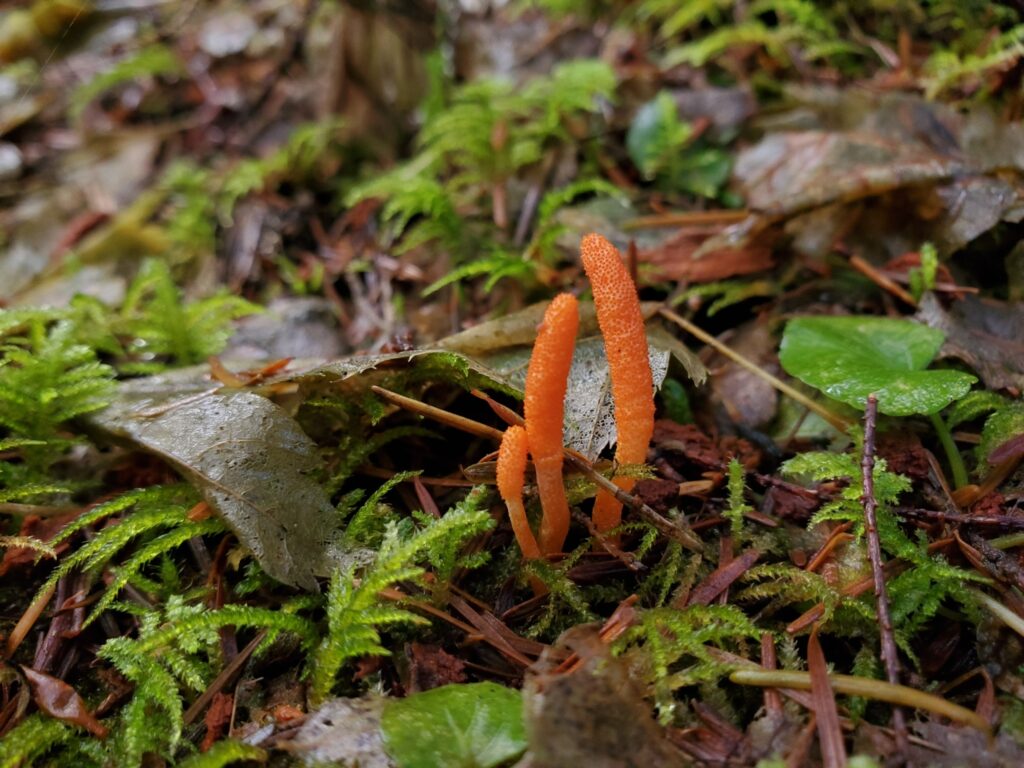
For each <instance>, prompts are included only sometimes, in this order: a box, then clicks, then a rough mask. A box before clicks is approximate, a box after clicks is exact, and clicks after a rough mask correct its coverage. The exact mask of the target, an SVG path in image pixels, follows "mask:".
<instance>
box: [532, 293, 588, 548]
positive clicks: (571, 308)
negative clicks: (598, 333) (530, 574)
mask: <svg viewBox="0 0 1024 768" xmlns="http://www.w3.org/2000/svg"><path fill="white" fill-rule="evenodd" d="M578 329H579V307H578V302H577V301H576V297H575V296H571V295H570V294H568V293H563V294H560V295H558V296H556V297H555V298H554V299H553V300H552V302H551V304H550V305H549V306H548V308H547V311H546V312H545V313H544V320H543V322H541V324H540V327H539V328H538V330H537V341H536V342H535V343H534V345H533V354H532V355H531V356H530V367H529V368H528V369H527V371H526V396H525V402H524V404H523V409H524V412H525V416H526V433H527V436H528V440H529V444H530V455H531V456H533V466H534V470H535V471H536V473H537V491H538V493H539V494H540V503H541V506H542V507H543V509H544V517H543V518H542V520H541V526H540V549H541V552H543V553H544V554H545V555H548V554H551V553H553V552H559V551H561V549H562V545H563V544H564V543H565V537H566V535H567V534H568V533H569V502H568V501H567V500H566V498H565V485H564V484H563V481H562V423H563V421H564V419H565V389H566V386H567V383H568V379H569V368H570V367H571V366H572V353H573V349H574V348H575V346H576V332H577V330H578Z"/></svg>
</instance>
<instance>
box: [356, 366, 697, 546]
mask: <svg viewBox="0 0 1024 768" xmlns="http://www.w3.org/2000/svg"><path fill="white" fill-rule="evenodd" d="M370 389H372V390H373V391H374V392H375V393H376V394H378V395H380V396H381V397H383V398H384V399H385V400H388V401H389V402H392V403H394V404H395V405H398V406H401V407H402V408H405V409H406V410H408V411H412V412H413V413H418V414H420V415H421V416H426V417H427V418H429V419H434V420H435V421H439V422H441V423H442V424H447V425H448V426H450V427H455V428H456V429H460V430H462V431H463V432H468V433H469V434H471V435H477V436H478V437H485V438H488V439H491V440H494V441H495V442H501V438H502V436H503V435H504V434H505V433H504V432H503V431H502V430H500V429H495V428H494V427H489V426H487V425H486V424H481V423H480V422H479V421H474V420H473V419H467V418H466V417H464V416H456V415H455V414H454V413H449V412H448V411H445V410H442V409H441V408H435V407H434V406H432V405H427V404H426V403H421V402H420V401H419V400H414V399H413V398H411V397H405V396H404V395H399V394H398V393H396V392H391V391H390V390H387V389H384V388H383V387H378V386H373V387H370ZM565 460H566V461H567V462H569V463H570V464H571V465H572V466H573V467H575V468H576V469H577V470H578V471H579V472H582V473H583V474H585V475H586V476H587V477H588V478H590V479H591V480H592V481H593V482H594V484H596V485H597V486H598V487H599V488H603V489H604V490H606V491H608V493H610V494H612V495H613V496H615V498H617V499H618V500H619V501H620V502H622V504H624V505H625V506H627V507H629V508H630V509H632V510H633V511H634V512H636V513H637V515H639V516H640V518H641V519H642V520H644V521H645V522H647V523H650V524H651V525H652V526H654V527H655V528H656V529H657V530H658V532H659V533H661V534H662V535H663V536H667V537H668V538H670V539H672V540H673V541H676V542H678V543H679V544H682V545H683V546H684V547H686V548H687V549H689V550H691V551H693V552H701V551H703V546H702V545H701V541H700V539H699V538H697V536H695V535H694V533H693V531H692V530H691V529H690V528H689V526H687V525H686V523H685V522H684V521H682V520H679V521H674V520H669V519H668V518H667V517H664V516H662V515H660V514H658V512H656V511H655V510H654V509H652V508H651V507H650V506H648V505H647V504H645V503H644V502H643V501H642V500H641V499H639V498H638V497H636V496H633V495H632V494H629V493H626V492H625V491H623V490H622V489H621V488H619V487H618V486H617V485H615V483H613V482H612V481H611V480H609V479H608V478H607V477H605V476H604V475H602V474H601V473H600V472H598V471H597V470H596V469H594V467H593V465H592V464H591V463H590V462H589V461H587V459H586V458H584V457H583V456H581V455H580V454H579V453H577V452H576V451H574V450H572V449H570V448H566V449H565Z"/></svg>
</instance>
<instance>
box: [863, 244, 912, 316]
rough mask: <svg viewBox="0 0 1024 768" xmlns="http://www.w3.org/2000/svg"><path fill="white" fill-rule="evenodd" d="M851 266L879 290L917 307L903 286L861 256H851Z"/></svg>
mask: <svg viewBox="0 0 1024 768" xmlns="http://www.w3.org/2000/svg"><path fill="white" fill-rule="evenodd" d="M850 266H851V267H853V268H854V269H855V270H857V271H858V272H860V273H861V274H862V275H864V276H865V277H866V278H867V279H868V280H870V281H871V282H873V283H874V284H875V285H877V286H878V287H879V288H881V289H882V290H884V291H888V292H889V293H891V294H892V295H893V296H895V297H896V298H897V299H899V300H900V301H902V302H905V303H907V304H909V305H910V306H912V307H916V306H917V302H916V301H915V300H914V297H913V296H911V295H910V293H908V292H907V290H906V289H905V288H903V286H901V285H899V284H898V283H897V282H896V281H894V280H891V279H890V278H889V277H888V276H887V275H885V274H884V273H883V272H881V271H880V270H878V269H876V268H875V267H874V266H872V265H871V264H869V263H868V262H866V261H865V260H864V259H862V258H861V257H860V256H851V257H850Z"/></svg>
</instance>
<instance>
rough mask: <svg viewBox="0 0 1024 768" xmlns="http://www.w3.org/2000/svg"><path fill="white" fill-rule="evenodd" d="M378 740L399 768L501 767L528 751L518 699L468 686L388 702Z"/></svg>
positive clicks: (497, 688)
mask: <svg viewBox="0 0 1024 768" xmlns="http://www.w3.org/2000/svg"><path fill="white" fill-rule="evenodd" d="M381 736H382V737H383V739H384V748H385V749H386V750H387V752H388V754H389V755H390V756H391V758H392V759H393V760H394V761H395V763H397V764H398V766H399V768H444V767H445V766H451V765H460V766H473V767H474V768H490V767H491V766H497V765H503V764H505V763H507V762H508V761H510V760H512V759H513V758H516V757H518V756H519V755H521V754H522V753H523V752H524V751H525V749H526V729H525V726H524V724H523V700H522V695H521V694H520V693H519V691H515V690H512V689H511V688H506V687H505V686H503V685H497V684H496V683H472V684H469V685H446V686H444V687H442V688H434V689H433V690H431V691H426V692H424V693H417V694H415V695H413V696H409V697H408V698H405V699H397V700H393V701H389V702H388V703H387V705H386V706H385V707H384V714H383V716H382V717H381Z"/></svg>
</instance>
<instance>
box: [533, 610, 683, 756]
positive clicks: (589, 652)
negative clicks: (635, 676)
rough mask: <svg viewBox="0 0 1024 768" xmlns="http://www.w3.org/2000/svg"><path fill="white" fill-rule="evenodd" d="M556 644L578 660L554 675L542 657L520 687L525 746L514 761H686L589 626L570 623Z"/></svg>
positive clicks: (621, 667)
mask: <svg viewBox="0 0 1024 768" xmlns="http://www.w3.org/2000/svg"><path fill="white" fill-rule="evenodd" d="M559 644H560V645H564V646H565V647H568V648H569V649H570V650H572V651H574V652H575V653H576V654H577V655H578V656H579V657H580V658H581V659H582V660H583V664H582V666H581V667H580V668H579V669H577V670H575V671H574V672H571V673H568V674H560V673H558V672H553V671H551V669H552V668H553V667H554V666H556V665H555V664H552V663H550V662H548V661H547V660H546V657H542V658H541V660H540V661H539V662H537V664H536V665H535V666H534V667H533V668H532V669H531V670H530V674H529V675H528V677H527V679H526V682H525V684H524V688H523V694H524V696H525V702H526V732H527V737H528V740H529V749H528V752H527V755H526V757H525V758H524V759H523V761H522V762H520V763H519V766H520V768H561V766H572V765H581V766H582V765H586V766H593V767H594V768H631V767H632V766H636V767H637V768H640V766H647V767H648V768H658V767H659V766H678V765H685V764H686V763H687V762H688V761H687V760H686V758H685V756H684V755H683V754H682V753H681V752H680V751H679V750H677V749H676V748H675V747H674V746H673V745H672V744H671V743H670V742H669V741H668V737H667V735H666V733H665V731H664V730H663V729H662V728H661V726H659V725H658V724H657V723H656V722H655V720H654V718H653V717H652V715H651V707H650V705H649V704H647V702H646V701H644V698H643V694H642V692H641V691H640V689H639V688H637V686H636V684H635V683H634V682H633V681H632V680H631V679H630V676H629V670H628V668H627V667H626V665H625V663H624V662H622V661H620V660H617V659H614V658H612V657H611V655H610V653H609V651H608V648H607V646H606V645H605V644H604V643H603V642H602V640H601V639H600V637H599V636H598V633H597V630H596V628H594V627H590V626H580V627H575V628H574V629H571V630H569V631H568V632H567V633H566V634H564V635H563V636H562V638H560V640H559Z"/></svg>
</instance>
